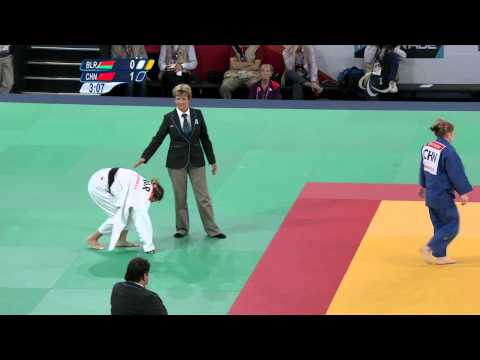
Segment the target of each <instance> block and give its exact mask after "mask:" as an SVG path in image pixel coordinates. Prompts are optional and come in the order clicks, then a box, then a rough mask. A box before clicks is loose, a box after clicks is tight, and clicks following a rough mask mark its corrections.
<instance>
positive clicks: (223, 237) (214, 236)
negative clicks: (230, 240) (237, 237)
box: [210, 233, 227, 239]
mask: <svg viewBox="0 0 480 360" xmlns="http://www.w3.org/2000/svg"><path fill="white" fill-rule="evenodd" d="M210 237H212V238H216V239H225V238H226V237H227V235H225V234H222V233H220V234H217V235H213V236H210Z"/></svg>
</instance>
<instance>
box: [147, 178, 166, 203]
mask: <svg viewBox="0 0 480 360" xmlns="http://www.w3.org/2000/svg"><path fill="white" fill-rule="evenodd" d="M150 183H151V184H152V187H153V190H152V194H151V195H150V201H151V202H156V201H160V200H162V199H163V194H164V193H165V190H164V189H163V187H162V185H160V183H159V182H158V180H157V179H156V178H153V179H152V180H150Z"/></svg>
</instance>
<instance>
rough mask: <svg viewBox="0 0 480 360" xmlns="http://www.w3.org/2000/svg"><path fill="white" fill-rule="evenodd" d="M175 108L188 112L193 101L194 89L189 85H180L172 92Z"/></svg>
mask: <svg viewBox="0 0 480 360" xmlns="http://www.w3.org/2000/svg"><path fill="white" fill-rule="evenodd" d="M172 93H173V97H174V98H175V106H176V107H177V108H178V109H179V110H180V111H182V112H187V111H188V109H189V108H190V101H192V88H191V87H190V86H188V85H187V84H178V85H177V86H175V87H174V88H173V90H172Z"/></svg>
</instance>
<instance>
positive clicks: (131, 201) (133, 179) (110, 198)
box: [88, 168, 155, 252]
mask: <svg viewBox="0 0 480 360" xmlns="http://www.w3.org/2000/svg"><path fill="white" fill-rule="evenodd" d="M109 171H110V168H108V169H102V170H98V171H97V172H96V173H95V174H93V175H92V177H91V178H90V181H89V182H88V193H89V194H90V197H91V198H92V200H93V201H94V202H95V204H97V205H98V206H99V207H100V208H101V209H102V210H103V211H105V213H106V214H107V215H108V216H109V218H108V219H107V220H106V221H105V222H104V223H103V224H102V225H101V226H100V227H99V228H98V231H99V232H100V233H101V234H111V237H110V245H109V246H108V250H109V251H111V250H113V249H114V248H115V245H116V244H117V242H118V239H119V237H120V234H121V232H122V231H123V230H129V229H130V228H131V227H132V225H133V226H134V227H135V229H136V230H137V233H138V236H139V238H140V241H141V242H142V243H143V250H144V251H145V252H147V251H151V250H154V249H155V246H154V245H153V228H152V222H151V221H150V216H149V214H148V209H149V208H150V204H151V202H150V200H149V197H150V194H151V192H152V185H151V183H150V181H149V180H147V179H145V178H144V177H142V176H141V175H139V174H137V173H136V172H135V171H133V170H130V169H123V168H120V169H118V171H117V173H116V174H115V181H114V182H113V184H112V186H111V188H110V191H111V192H109V191H108V172H109Z"/></svg>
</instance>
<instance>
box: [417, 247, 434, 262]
mask: <svg viewBox="0 0 480 360" xmlns="http://www.w3.org/2000/svg"><path fill="white" fill-rule="evenodd" d="M420 254H421V255H422V257H423V260H425V262H427V263H428V264H434V263H435V261H434V260H433V257H432V249H430V248H429V247H428V246H425V247H423V248H421V249H420Z"/></svg>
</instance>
